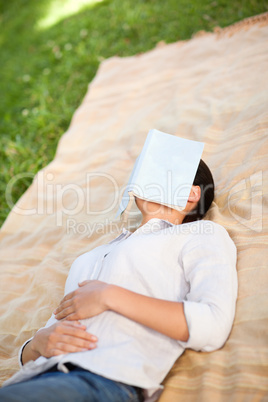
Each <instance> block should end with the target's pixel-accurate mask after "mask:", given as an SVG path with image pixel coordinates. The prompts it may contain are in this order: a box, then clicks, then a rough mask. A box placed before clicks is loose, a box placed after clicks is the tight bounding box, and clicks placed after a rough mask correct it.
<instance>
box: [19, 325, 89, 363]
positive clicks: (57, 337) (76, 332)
mask: <svg viewBox="0 0 268 402" xmlns="http://www.w3.org/2000/svg"><path fill="white" fill-rule="evenodd" d="M96 342H97V338H96V336H93V335H91V334H89V333H88V332H86V326H85V325H81V324H80V323H79V322H77V321H60V322H58V323H56V324H54V325H51V326H50V327H47V328H42V329H40V330H39V331H38V332H37V333H36V334H35V336H34V337H33V339H32V340H31V341H30V342H28V343H27V344H26V345H25V347H24V348H23V350H22V354H21V363H22V364H25V363H27V362H28V361H29V360H36V359H37V358H38V357H40V356H44V357H52V356H57V355H61V354H65V353H74V352H81V351H86V350H91V349H94V348H95V347H96Z"/></svg>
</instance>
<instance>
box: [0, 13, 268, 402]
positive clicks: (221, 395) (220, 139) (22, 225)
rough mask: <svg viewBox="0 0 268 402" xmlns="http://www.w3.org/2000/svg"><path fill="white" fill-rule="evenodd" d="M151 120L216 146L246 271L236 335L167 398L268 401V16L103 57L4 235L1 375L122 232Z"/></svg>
mask: <svg viewBox="0 0 268 402" xmlns="http://www.w3.org/2000/svg"><path fill="white" fill-rule="evenodd" d="M151 128H156V129H159V130H162V131H165V132H167V133H170V134H175V135H179V136H181V137H185V138H189V139H193V140H198V141H204V142H205V143H206V145H205V151H204V155H203V156H204V160H205V161H206V162H207V163H208V164H209V166H210V167H211V169H212V171H213V173H214V177H215V182H216V187H217V190H216V200H215V203H214V204H213V208H212V210H211V213H210V215H209V218H210V219H212V220H214V221H216V222H219V223H220V224H222V225H224V226H225V227H226V229H227V230H228V231H229V233H230V235H231V237H232V238H233V240H234V241H235V243H236V245H237V249H238V265H237V269H238V278H239V295H238V301H237V312H236V317H235V322H234V327H233V330H232V332H231V335H230V337H229V339H228V341H227V343H226V345H225V346H224V347H223V348H222V349H221V350H219V351H216V352H213V353H202V352H200V353H198V352H195V351H191V350H187V351H186V352H185V354H184V355H183V356H182V357H181V358H180V359H179V360H178V361H177V362H176V364H175V365H174V367H173V369H172V370H171V372H170V373H169V375H168V376H167V378H166V380H165V390H164V392H163V394H162V396H161V397H160V401H161V402H165V401H166V402H172V401H198V402H200V401H213V402H217V401H226V402H227V401H228V402H230V401H253V400H254V401H261V400H262V401H264V400H268V332H267V331H268V296H267V289H268V270H267V230H268V225H267V193H268V180H267V179H268V177H267V171H266V167H267V151H268V141H267V139H268V138H267V137H268V14H263V15H262V16H259V17H256V18H253V19H250V20H246V21H244V22H242V23H239V24H236V25H234V26H233V27H230V28H227V29H224V30H218V31H217V32H215V33H213V34H210V33H207V34H200V35H198V36H196V37H195V38H193V39H192V40H190V41H184V42H178V43H174V44H170V45H164V44H162V45H161V46H158V47H157V48H156V49H154V50H152V51H150V52H148V53H145V54H141V55H137V56H133V57H128V58H118V57H113V58H111V59H108V60H105V61H104V62H103V63H102V64H101V66H100V68H99V71H98V73H97V76H96V78H95V79H94V80H93V82H92V83H91V84H90V87H89V91H88V93H87V95H86V97H85V99H84V101H83V103H82V105H81V106H80V107H79V108H78V110H77V111H76V112H75V114H74V117H73V120H72V122H71V125H70V128H69V130H68V131H67V132H66V133H65V134H64V135H63V137H62V138H61V140H60V142H59V146H58V149H57V154H56V157H55V159H54V161H53V162H52V163H50V164H49V165H48V166H47V167H46V168H45V169H43V170H42V171H40V172H39V173H38V175H37V176H36V177H35V180H34V182H33V184H32V185H31V187H30V188H29V189H28V190H27V191H26V193H25V194H24V195H23V196H22V197H21V199H20V200H19V202H18V203H17V205H16V206H15V207H14V208H13V210H12V212H11V213H10V215H9V217H8V219H7V220H6V222H5V224H4V225H3V228H2V230H1V233H0V238H1V243H0V260H1V271H0V272H1V281H0V286H1V291H0V298H1V299H0V309H1V311H0V358H1V366H0V376H1V381H3V380H5V379H7V378H8V377H9V376H11V375H12V374H13V373H14V372H15V371H16V370H17V369H18V364H17V353H18V349H19V347H20V345H21V344H22V343H23V342H24V341H25V340H26V339H27V338H29V337H30V336H31V335H33V334H34V333H35V331H36V330H37V329H38V328H39V327H40V326H42V325H43V324H44V323H45V322H46V320H47V319H48V318H49V316H50V313H51V310H52V309H54V308H55V306H57V303H58V302H59V300H60V299H61V297H62V294H63V287H64V283H65V279H66V276H67V274H68V270H69V268H70V265H71V263H72V262H73V260H74V259H75V258H76V257H77V256H78V255H80V254H82V253H84V252H86V251H88V250H90V249H92V248H93V247H96V246H97V245H100V244H102V243H104V242H107V241H109V240H110V239H112V238H113V237H115V236H116V235H117V233H118V230H119V226H120V225H121V223H120V222H119V221H118V220H115V219H114V214H115V212H116V209H117V206H118V202H119V198H120V189H121V187H122V186H123V185H124V184H126V182H127V180H128V176H129V174H130V172H131V170H132V167H133V163H134V161H135V158H136V157H137V155H138V154H139V152H140V150H141V148H142V145H143V143H144V140H145V137H146V134H147V132H148V131H149V129H151ZM22 175H23V172H22ZM18 179H19V178H18V177H15V178H14V181H16V180H18ZM11 192H12V182H11V183H10V185H9V186H8V189H7V195H8V194H9V193H11ZM10 202H11V200H10ZM133 225H134V226H135V221H134V222H132V226H133Z"/></svg>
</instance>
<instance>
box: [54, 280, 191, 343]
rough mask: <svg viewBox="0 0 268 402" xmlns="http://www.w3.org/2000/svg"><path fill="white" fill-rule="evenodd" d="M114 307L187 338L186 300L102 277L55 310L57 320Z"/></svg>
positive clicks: (82, 286)
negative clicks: (130, 287) (140, 290)
mask: <svg viewBox="0 0 268 402" xmlns="http://www.w3.org/2000/svg"><path fill="white" fill-rule="evenodd" d="M107 310H111V311H114V312H115V313H118V314H121V315H123V316H125V317H127V318H129V319H131V320H133V321H136V322H138V323H140V324H143V325H145V326H147V327H149V328H152V329H154V330H155V331H158V332H160V333H162V334H164V335H167V336H169V337H170V338H173V339H177V340H181V341H185V342H186V341H187V340H188V338H189V332H188V326H187V322H186V318H185V315H184V308H183V303H181V302H172V301H166V300H161V299H155V298H152V297H148V296H143V295H141V294H138V293H135V292H132V291H129V290H127V289H124V288H122V287H119V286H115V285H109V284H107V283H104V282H100V281H85V282H83V283H81V284H80V287H79V288H78V289H76V290H75V291H74V292H71V293H69V294H68V295H66V296H65V297H64V298H63V300H62V301H61V303H60V305H59V307H58V308H57V309H56V310H55V311H54V314H55V316H56V318H57V319H58V320H61V319H66V320H81V319H83V318H90V317H93V316H96V315H98V314H100V313H102V312H104V311H107Z"/></svg>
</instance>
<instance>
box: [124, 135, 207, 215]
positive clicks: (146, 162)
mask: <svg viewBox="0 0 268 402" xmlns="http://www.w3.org/2000/svg"><path fill="white" fill-rule="evenodd" d="M203 149H204V143H202V142H199V141H192V140H188V139H184V138H180V137H177V136H175V135H170V134H167V133H164V132H162V131H158V130H156V129H152V130H150V131H149V133H148V135H147V138H146V141H145V143H144V146H143V148H142V151H141V153H140V155H139V156H138V158H137V160H136V162H135V165H134V168H133V170H132V173H131V176H130V178H129V181H128V184H127V186H126V188H125V190H124V193H123V197H122V200H121V203H120V206H119V210H118V212H117V216H118V215H119V214H120V213H123V212H124V211H125V210H126V209H127V208H129V202H130V199H132V200H133V199H134V196H136V197H138V198H142V199H144V200H148V201H152V202H156V203H158V204H163V205H167V206H169V207H171V208H174V209H178V210H183V209H184V208H185V207H186V204H187V200H188V197H189V194H190V190H191V186H192V184H193V181H194V178H195V174H196V171H197V168H198V165H199V162H200V159H201V156H202V152H203Z"/></svg>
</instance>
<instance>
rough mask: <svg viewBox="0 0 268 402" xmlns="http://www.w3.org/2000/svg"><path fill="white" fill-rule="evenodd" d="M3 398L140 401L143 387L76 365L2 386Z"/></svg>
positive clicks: (16, 401)
mask: <svg viewBox="0 0 268 402" xmlns="http://www.w3.org/2000/svg"><path fill="white" fill-rule="evenodd" d="M0 401H1V402H110V401H111V402H121V401H122V402H141V401H143V396H142V390H141V389H140V388H137V387H133V386H131V385H126V384H123V383H120V382H116V381H112V380H109V379H108V378H105V377H102V376H100V375H98V374H94V373H92V372H90V371H87V370H84V369H81V368H79V367H75V366H73V367H72V368H71V370H70V371H69V373H62V372H61V371H58V370H57V369H56V367H55V368H52V369H50V370H48V371H46V372H45V373H42V374H39V375H37V376H35V377H33V378H31V379H30V380H27V381H23V382H20V383H16V384H12V385H9V386H6V387H3V388H1V389H0Z"/></svg>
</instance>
